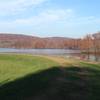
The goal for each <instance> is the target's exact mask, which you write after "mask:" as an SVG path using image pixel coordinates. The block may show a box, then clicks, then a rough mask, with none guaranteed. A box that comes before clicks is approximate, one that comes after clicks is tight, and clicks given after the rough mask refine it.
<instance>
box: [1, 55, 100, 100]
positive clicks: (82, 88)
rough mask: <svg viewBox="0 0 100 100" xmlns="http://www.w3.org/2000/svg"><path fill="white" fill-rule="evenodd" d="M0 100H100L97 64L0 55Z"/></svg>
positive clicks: (61, 59) (56, 58)
mask: <svg viewBox="0 0 100 100" xmlns="http://www.w3.org/2000/svg"><path fill="white" fill-rule="evenodd" d="M0 100H100V64H99V63H98V64H93V63H88V62H85V61H80V60H75V59H74V60H73V59H72V58H70V59H66V58H63V57H50V56H33V55H23V54H22V55H20V54H0Z"/></svg>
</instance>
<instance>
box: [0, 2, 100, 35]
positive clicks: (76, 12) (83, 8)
mask: <svg viewBox="0 0 100 100" xmlns="http://www.w3.org/2000/svg"><path fill="white" fill-rule="evenodd" d="M97 31H100V0H0V32H3V33H6V32H7V33H18V34H27V35H33V36H34V35H35V36H42V37H46V36H62V37H64V36H65V37H81V36H84V35H85V34H87V33H94V32H97Z"/></svg>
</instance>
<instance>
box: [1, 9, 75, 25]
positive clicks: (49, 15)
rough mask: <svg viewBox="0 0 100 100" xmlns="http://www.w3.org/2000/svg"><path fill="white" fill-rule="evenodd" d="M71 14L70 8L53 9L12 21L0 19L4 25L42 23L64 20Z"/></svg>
mask: <svg viewBox="0 0 100 100" xmlns="http://www.w3.org/2000/svg"><path fill="white" fill-rule="evenodd" d="M72 14H73V11H72V10H71V9H55V10H45V11H43V12H41V13H38V14H37V15H34V16H30V17H28V18H22V19H15V20H12V21H10V22H9V21H5V22H4V21H2V22H1V23H2V24H6V25H8V24H9V25H11V26H13V25H20V26H21V25H22V26H23V25H24V26H25V25H43V24H50V23H55V22H60V21H64V20H65V19H69V18H70V17H71V16H72Z"/></svg>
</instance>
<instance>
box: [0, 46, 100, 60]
mask: <svg viewBox="0 0 100 100" xmlns="http://www.w3.org/2000/svg"><path fill="white" fill-rule="evenodd" d="M0 53H27V54H33V55H60V56H64V57H77V58H79V59H88V56H87V55H83V54H81V51H80V50H70V49H14V48H0ZM98 58H99V60H100V56H98ZM89 60H91V61H94V60H95V56H94V55H90V56H89Z"/></svg>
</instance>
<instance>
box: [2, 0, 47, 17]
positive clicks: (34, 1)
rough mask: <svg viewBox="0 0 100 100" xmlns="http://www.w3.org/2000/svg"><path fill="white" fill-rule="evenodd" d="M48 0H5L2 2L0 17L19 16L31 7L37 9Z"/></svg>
mask: <svg viewBox="0 0 100 100" xmlns="http://www.w3.org/2000/svg"><path fill="white" fill-rule="evenodd" d="M46 1H47V0H4V1H0V15H2V16H5V15H9V14H11V15H12V14H18V13H20V12H22V11H25V10H26V9H28V8H30V7H36V6H38V5H40V4H42V3H44V2H46Z"/></svg>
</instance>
